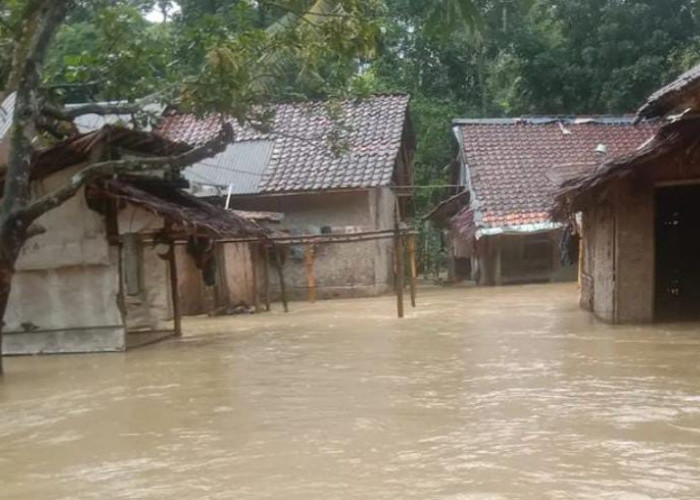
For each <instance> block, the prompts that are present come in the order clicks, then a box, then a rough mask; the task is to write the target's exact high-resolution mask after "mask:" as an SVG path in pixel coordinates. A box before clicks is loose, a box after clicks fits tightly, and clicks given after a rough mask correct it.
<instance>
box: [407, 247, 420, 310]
mask: <svg viewBox="0 0 700 500" xmlns="http://www.w3.org/2000/svg"><path fill="white" fill-rule="evenodd" d="M408 258H409V260H410V265H411V307H416V278H417V276H418V275H417V269H416V235H415V234H411V235H409V236H408Z"/></svg>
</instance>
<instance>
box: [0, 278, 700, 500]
mask: <svg viewBox="0 0 700 500" xmlns="http://www.w3.org/2000/svg"><path fill="white" fill-rule="evenodd" d="M292 308H293V310H292V312H291V313H290V314H288V315H285V314H283V313H281V312H274V313H271V314H264V315H259V316H247V317H228V318H215V319H205V318H200V319H192V320H188V321H187V322H186V324H185V326H186V328H187V335H186V337H184V338H183V339H180V340H175V341H169V342H165V343H161V344H157V345H153V346H150V347H147V348H143V349H140V350H136V351H132V352H129V353H128V354H111V355H84V356H54V357H36V358H12V359H9V360H7V366H6V367H7V371H8V374H7V375H6V376H5V378H4V380H2V381H1V382H0V497H1V498H3V499H69V498H70V499H121V498H135V499H140V498H147V499H161V498H167V499H175V498H177V499H178V500H180V499H200V498H207V499H208V498H211V499H290V500H302V499H303V500H313V499H323V500H331V499H400V500H402V499H445V500H464V499H479V500H481V499H500V498H508V499H511V498H514V499H520V498H522V499H572V498H594V499H635V500H636V499H646V498H655V499H656V498H667V499H679V498H689V499H690V498H693V499H697V498H700V326H699V325H669V326H663V327H611V326H607V325H604V324H601V323H599V322H597V321H595V320H594V319H593V318H592V317H591V316H589V315H588V314H586V313H584V312H582V311H580V310H579V309H578V308H577V306H576V290H575V286H572V285H554V286H527V287H513V288H502V289H465V288H463V289H428V290H425V291H423V294H422V296H421V297H420V299H419V308H418V309H417V310H415V311H409V314H408V318H407V319H405V320H403V321H400V320H397V319H395V318H394V314H395V313H394V301H393V299H392V298H391V297H385V298H381V299H368V300H354V301H333V302H319V303H317V304H314V305H311V304H292Z"/></svg>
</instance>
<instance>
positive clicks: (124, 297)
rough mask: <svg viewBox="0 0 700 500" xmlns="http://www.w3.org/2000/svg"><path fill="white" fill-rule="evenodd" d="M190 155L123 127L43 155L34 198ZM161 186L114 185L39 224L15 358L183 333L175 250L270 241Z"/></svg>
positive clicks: (24, 271)
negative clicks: (97, 173) (95, 168)
mask: <svg viewBox="0 0 700 500" xmlns="http://www.w3.org/2000/svg"><path fill="white" fill-rule="evenodd" d="M189 149H190V146H189V145H186V144H182V143H175V142H172V141H169V140H166V139H163V138H162V137H159V136H157V135H155V134H152V133H146V132H137V131H134V130H129V129H125V128H122V127H117V126H109V125H108V126H105V127H103V128H101V129H100V130H97V131H94V132H90V133H86V134H79V135H77V136H74V137H72V138H70V139H67V140H65V141H63V142H61V143H59V144H57V145H55V146H52V147H49V148H47V149H44V150H40V151H39V152H38V153H37V154H36V155H35V157H34V159H33V163H32V167H31V179H32V192H33V196H35V197H40V196H42V195H45V194H47V193H50V192H53V191H54V190H55V189H58V188H60V187H62V186H64V185H65V184H66V183H68V182H69V180H70V179H71V177H72V176H74V175H75V174H76V173H77V172H80V171H81V170H82V169H83V168H85V166H86V165H87V164H89V163H93V162H95V161H99V160H104V159H117V158H127V157H134V156H172V155H178V154H182V153H184V152H186V151H188V150H189ZM180 187H181V182H178V181H176V179H167V178H165V176H164V175H163V174H161V175H158V176H146V175H140V176H110V177H106V178H102V179H98V180H97V181H94V182H92V183H90V184H88V185H87V186H85V187H83V188H82V189H81V190H80V191H79V192H78V193H77V194H76V195H75V196H73V197H72V198H71V199H69V200H68V201H66V202H65V203H64V204H63V205H61V206H60V207H58V208H56V209H54V210H51V211H49V212H47V213H46V214H44V215H43V216H41V217H40V218H39V219H38V224H40V225H41V226H43V227H44V228H45V229H46V232H45V233H44V234H41V235H38V236H35V237H34V238H31V239H30V240H29V241H28V242H27V243H26V244H25V246H24V248H23V250H22V252H21V254H20V257H19V259H18V261H17V265H16V273H15V275H14V278H13V286H12V292H11V295H10V299H9V305H8V308H7V313H6V317H5V328H4V332H3V333H4V336H3V337H4V338H3V347H4V349H3V350H4V352H6V353H8V354H33V353H59V352H60V353H64V352H93V351H121V350H124V349H126V348H128V347H133V346H137V345H140V344H144V343H149V342H153V341H155V340H158V339H161V338H164V337H166V336H170V335H173V334H176V333H178V331H179V311H178V304H177V300H176V298H175V295H174V294H173V290H175V289H176V287H177V276H176V273H173V269H174V268H175V266H174V252H173V248H174V244H175V242H176V241H183V240H187V239H188V238H189V237H191V236H199V237H208V238H221V237H241V236H250V237H261V229H260V228H259V227H258V226H256V225H254V224H252V223H250V222H248V221H246V220H244V219H243V218H241V217H239V216H237V215H235V214H232V213H229V212H225V211H224V210H222V209H219V208H217V207H214V206H212V205H209V204H207V203H204V202H202V201H200V200H197V199H196V198H194V197H192V196H190V195H188V194H187V193H185V192H183V191H182V190H180V189H179V188H180Z"/></svg>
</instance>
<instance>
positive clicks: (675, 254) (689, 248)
mask: <svg viewBox="0 0 700 500" xmlns="http://www.w3.org/2000/svg"><path fill="white" fill-rule="evenodd" d="M699 229H700V185H692V186H674V187H664V188H658V189H657V190H656V310H655V317H656V320H657V321H689V320H698V319H700V231H699Z"/></svg>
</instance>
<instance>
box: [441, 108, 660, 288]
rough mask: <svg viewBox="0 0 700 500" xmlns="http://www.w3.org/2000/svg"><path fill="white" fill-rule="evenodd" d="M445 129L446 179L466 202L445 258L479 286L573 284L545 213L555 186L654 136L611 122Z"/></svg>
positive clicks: (559, 227) (645, 128)
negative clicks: (449, 159) (452, 151)
mask: <svg viewBox="0 0 700 500" xmlns="http://www.w3.org/2000/svg"><path fill="white" fill-rule="evenodd" d="M453 128H454V133H455V136H456V138H457V142H458V143H459V150H460V152H459V162H457V164H456V168H457V169H458V171H457V172H455V174H454V175H455V178H456V179H458V182H459V184H460V185H461V186H463V189H465V190H467V191H469V193H470V203H469V205H468V206H466V207H464V208H463V209H462V210H461V211H460V212H459V213H457V214H456V215H455V216H454V217H452V219H451V220H450V221H449V234H450V254H451V255H450V257H451V260H452V263H453V265H452V268H453V270H454V274H455V275H456V277H457V278H469V277H470V276H469V275H471V277H472V278H473V279H475V280H476V281H477V282H478V283H479V284H481V285H503V284H511V283H527V282H550V281H562V280H574V279H576V276H577V264H578V262H577V247H576V244H575V238H569V239H568V240H567V242H566V245H567V246H568V247H571V248H570V249H568V250H570V251H568V252H567V254H568V257H569V258H568V259H562V258H561V256H562V252H561V251H560V250H561V249H560V246H561V244H562V237H563V235H564V230H565V228H564V225H563V224H561V223H559V222H557V221H554V220H553V218H552V216H551V214H550V210H551V206H552V202H553V199H554V192H555V189H556V187H557V185H558V183H559V182H561V180H562V179H566V178H570V177H572V176H576V175H580V174H581V173H582V172H589V171H591V170H593V169H595V167H596V166H597V165H599V164H600V163H601V162H603V161H605V159H608V158H613V157H615V156H617V155H620V154H624V153H627V152H630V151H633V150H634V149H636V148H637V147H639V146H640V145H642V144H643V143H644V142H646V141H648V140H649V138H650V137H652V136H653V134H654V132H655V130H656V128H655V126H653V125H648V124H645V125H640V126H636V127H635V126H634V125H633V119H632V117H611V116H603V117H569V118H562V117H531V118H517V119H458V120H455V121H454V122H453ZM460 271H461V276H460Z"/></svg>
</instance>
